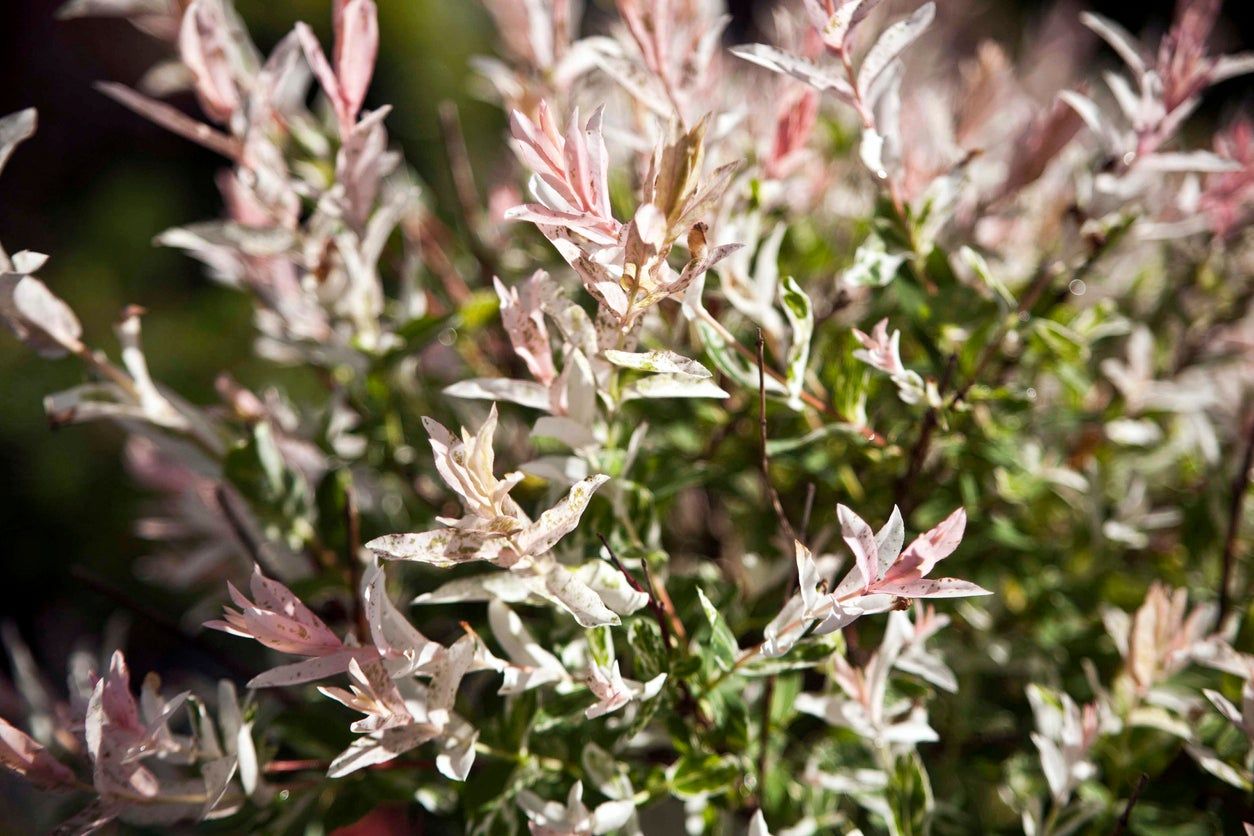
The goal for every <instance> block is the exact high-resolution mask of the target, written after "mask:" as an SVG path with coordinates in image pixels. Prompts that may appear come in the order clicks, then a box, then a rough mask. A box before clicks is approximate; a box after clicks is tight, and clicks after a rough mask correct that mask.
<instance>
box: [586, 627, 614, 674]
mask: <svg viewBox="0 0 1254 836" xmlns="http://www.w3.org/2000/svg"><path fill="white" fill-rule="evenodd" d="M587 634H588V652H590V653H591V654H592V660H593V661H594V662H596V663H597V664H598V665H600V666H601V667H603V668H607V667H609V666H610V663H611V662H613V661H614V634H613V633H611V632H610V628H609V627H593V628H592V629H590V630H588V631H587Z"/></svg>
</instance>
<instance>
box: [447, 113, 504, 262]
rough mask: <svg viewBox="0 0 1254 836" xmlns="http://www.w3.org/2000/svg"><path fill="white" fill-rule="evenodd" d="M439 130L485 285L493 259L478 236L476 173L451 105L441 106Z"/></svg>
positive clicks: (473, 252) (460, 126)
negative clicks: (442, 136) (442, 135)
mask: <svg viewBox="0 0 1254 836" xmlns="http://www.w3.org/2000/svg"><path fill="white" fill-rule="evenodd" d="M440 128H441V132H442V133H443V134H444V149H445V152H446V153H447V154H448V163H449V172H450V174H451V175H452V178H453V191H454V192H455V193H456V195H457V206H458V209H459V210H460V212H461V220H462V224H463V225H464V226H465V227H466V240H467V242H468V244H469V246H470V251H471V253H472V254H473V255H474V257H475V258H476V259H477V260H478V262H479V265H480V267H481V268H482V270H483V279H484V281H485V282H487V281H488V280H490V279H491V277H492V276H493V275H494V274H495V273H496V272H497V265H496V257H495V256H494V255H493V254H492V252H491V251H490V250H489V249H488V248H487V247H485V246H484V244H483V240H482V239H481V238H480V236H479V228H480V223H479V221H480V219H481V218H482V216H483V209H482V207H481V206H480V204H479V190H478V188H477V187H476V186H475V173H474V169H473V167H472V166H471V164H470V152H469V151H468V150H467V148H466V136H465V134H464V133H463V132H462V123H461V117H460V116H459V114H458V112H457V105H456V104H454V103H453V102H451V101H447V100H446V101H443V102H440Z"/></svg>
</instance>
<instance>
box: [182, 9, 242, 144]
mask: <svg viewBox="0 0 1254 836" xmlns="http://www.w3.org/2000/svg"><path fill="white" fill-rule="evenodd" d="M229 38H230V33H229V32H228V31H227V23H226V19H225V18H224V16H223V13H222V7H221V6H220V5H219V4H217V3H215V2H213V1H212V0H193V2H192V3H191V4H190V5H188V7H187V9H186V11H184V12H183V21H182V23H181V25H180V26H179V41H178V46H179V55H180V57H181V58H182V60H183V63H184V65H186V66H187V68H188V69H189V70H190V71H191V73H192V78H193V80H194V83H195V90H196V96H197V98H198V99H199V100H200V105H201V107H202V108H203V109H204V111H205V113H206V114H208V116H209V117H210V118H211V119H214V120H215V121H218V122H226V121H227V120H229V119H230V118H231V115H232V114H234V113H235V111H236V110H238V109H239V107H240V104H241V102H240V96H239V91H238V90H237V89H236V85H235V79H234V77H233V73H232V68H231V60H230V56H229V55H228V53H227V50H228V49H229V48H230V44H229Z"/></svg>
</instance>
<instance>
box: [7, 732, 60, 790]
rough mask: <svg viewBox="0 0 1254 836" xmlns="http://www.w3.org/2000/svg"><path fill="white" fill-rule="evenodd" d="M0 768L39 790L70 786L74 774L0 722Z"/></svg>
mask: <svg viewBox="0 0 1254 836" xmlns="http://www.w3.org/2000/svg"><path fill="white" fill-rule="evenodd" d="M0 766H3V767H4V768H6V769H8V770H10V771H12V772H16V773H17V774H18V775H21V776H22V777H23V778H25V779H26V780H28V781H30V782H31V783H32V784H34V785H35V786H37V787H40V788H42V789H57V788H59V787H70V786H73V785H74V773H73V772H71V771H70V769H69V767H67V766H65V765H64V764H63V763H61V762H60V761H58V760H57V759H56V758H54V757H52V755H50V754H48V750H47V749H45V748H44V747H43V746H41V745H40V744H39V743H37V742H36V741H35V740H34V739H33V738H31V737H30V736H29V735H27V734H26V733H25V732H23V731H21V730H20V729H17V728H16V727H14V726H12V725H10V724H9V723H8V722H7V721H6V720H4V719H3V718H0Z"/></svg>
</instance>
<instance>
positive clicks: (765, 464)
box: [758, 328, 797, 543]
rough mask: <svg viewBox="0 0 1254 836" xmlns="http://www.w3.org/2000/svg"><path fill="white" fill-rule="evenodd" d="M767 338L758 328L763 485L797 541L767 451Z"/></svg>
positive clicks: (785, 528)
mask: <svg viewBox="0 0 1254 836" xmlns="http://www.w3.org/2000/svg"><path fill="white" fill-rule="evenodd" d="M765 347H766V340H765V339H764V338H763V337H762V329H761V328H759V329H758V435H759V441H760V442H761V446H762V451H761V459H760V461H759V464H760V466H761V468H762V486H763V487H764V488H765V489H766V494H767V496H769V497H770V498H771V507H773V508H774V509H775V516H776V517H777V518H778V519H779V524H780V525H781V526H783V529H784V533H785V534H787V535H788V541H789V542H790V543H791V542H795V541H796V539H797V530H796V529H795V528H793V527H792V523H791V522H789V521H788V515H787V514H786V513H784V503H783V502H782V501H781V500H780V498H779V491H777V490H775V485H774V484H773V483H772V482H771V459H770V456H769V454H768V453H767V452H766V360H765V352H766V348H765Z"/></svg>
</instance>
